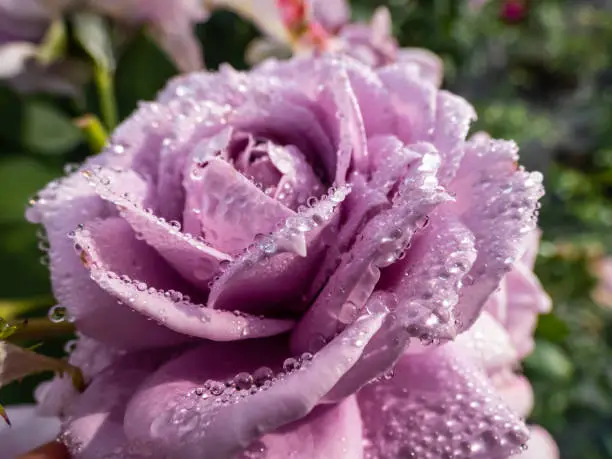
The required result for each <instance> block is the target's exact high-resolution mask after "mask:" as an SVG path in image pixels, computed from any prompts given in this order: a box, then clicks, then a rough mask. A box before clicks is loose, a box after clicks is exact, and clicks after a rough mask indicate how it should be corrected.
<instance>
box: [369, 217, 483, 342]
mask: <svg viewBox="0 0 612 459" xmlns="http://www.w3.org/2000/svg"><path fill="white" fill-rule="evenodd" d="M429 222H430V223H429V226H428V227H427V228H426V229H425V231H423V232H422V233H421V234H420V235H418V237H416V238H415V240H414V243H413V244H412V246H411V247H410V249H409V250H408V252H407V255H406V258H405V259H404V260H403V261H401V262H399V263H398V264H396V265H392V266H390V267H389V268H388V271H389V279H385V280H387V282H388V284H389V285H388V286H386V285H385V283H383V284H382V285H381V288H384V287H386V288H387V290H389V291H391V292H393V293H394V294H396V296H397V298H398V301H399V302H398V305H397V306H396V309H395V314H396V315H397V316H398V319H399V322H400V323H401V324H402V325H403V326H404V327H408V332H409V334H410V335H411V336H415V337H418V338H420V339H421V340H424V341H428V340H440V339H444V340H448V339H454V337H455V335H456V326H457V324H456V320H457V314H456V307H457V303H458V302H459V289H460V286H461V281H462V279H463V278H464V276H465V275H466V273H467V272H468V271H469V270H470V268H471V267H472V265H473V263H474V260H475V259H476V250H475V247H474V236H473V235H472V233H471V232H470V231H469V230H468V229H467V228H466V227H465V226H464V225H463V224H461V222H459V221H458V220H457V219H456V218H455V217H453V216H452V215H444V214H441V213H438V212H434V213H433V214H432V216H431V217H430V218H429ZM385 275H387V272H385Z"/></svg>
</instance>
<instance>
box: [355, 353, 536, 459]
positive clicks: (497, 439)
mask: <svg viewBox="0 0 612 459" xmlns="http://www.w3.org/2000/svg"><path fill="white" fill-rule="evenodd" d="M358 400H359V405H360V407H361V413H362V418H363V423H364V431H365V436H366V438H367V440H368V442H367V446H366V456H367V455H368V454H369V455H372V456H373V457H376V458H377V459H396V458H398V457H412V456H414V457H427V455H431V457H444V455H445V454H446V455H449V456H451V457H456V458H457V459H467V458H478V459H484V458H491V457H506V456H507V455H509V454H511V453H513V452H515V451H517V450H518V449H519V447H520V445H521V444H524V443H525V442H526V441H527V439H528V432H527V429H526V427H525V425H524V424H523V423H522V422H521V421H520V420H519V419H518V418H517V417H516V416H515V415H514V414H512V413H511V412H510V411H509V410H508V409H507V408H506V407H505V406H504V405H503V404H501V403H500V400H499V398H498V396H497V395H496V394H495V392H494V390H493V388H492V387H491V386H490V384H489V381H488V379H487V377H486V375H485V374H484V373H482V372H481V370H479V369H478V368H476V367H474V366H473V365H472V364H471V362H470V358H469V357H468V356H465V355H464V354H463V353H462V351H461V349H460V348H458V347H456V346H455V345H453V344H447V345H444V346H442V347H437V348H431V349H430V350H429V351H427V352H424V353H421V354H416V355H405V356H404V357H403V358H402V359H401V360H400V361H399V363H398V364H397V365H396V367H395V376H394V377H393V378H392V379H390V380H388V381H380V382H377V383H374V384H371V385H368V386H366V387H364V388H363V389H362V390H361V391H360V392H359V394H358ZM453 454H454V456H453Z"/></svg>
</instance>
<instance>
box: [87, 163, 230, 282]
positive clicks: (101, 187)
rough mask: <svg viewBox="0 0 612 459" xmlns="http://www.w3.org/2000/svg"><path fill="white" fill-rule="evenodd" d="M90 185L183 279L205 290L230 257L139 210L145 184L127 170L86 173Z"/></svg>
mask: <svg viewBox="0 0 612 459" xmlns="http://www.w3.org/2000/svg"><path fill="white" fill-rule="evenodd" d="M85 174H86V175H87V176H88V180H89V182H90V184H91V185H92V186H93V187H94V189H95V191H96V192H97V193H98V194H99V195H100V196H101V197H102V198H103V199H105V200H107V201H109V202H112V203H113V204H115V205H116V206H117V208H118V209H119V210H120V212H121V215H122V217H123V218H124V219H125V220H126V221H127V222H128V223H129V224H130V225H131V226H132V228H133V229H134V231H135V232H136V233H137V234H138V235H139V236H138V237H140V238H142V239H143V240H144V241H146V242H147V244H149V245H150V246H152V247H154V248H155V249H156V250H157V251H158V252H159V254H160V255H162V256H163V257H164V258H165V259H166V260H168V262H170V264H171V265H172V266H173V267H174V268H175V269H176V270H177V271H178V272H179V273H181V274H182V275H183V276H184V277H185V278H186V279H188V280H189V281H191V282H192V283H194V284H196V285H200V286H201V287H205V286H207V285H208V281H209V280H210V278H211V277H212V276H213V275H214V273H215V272H217V271H218V270H219V263H220V262H221V261H230V260H231V257H230V256H229V255H227V254H225V253H223V252H220V251H218V250H216V249H214V248H212V247H210V246H208V245H207V244H206V243H204V242H203V241H201V240H199V239H195V238H193V236H192V235H191V234H186V233H182V232H181V231H180V224H176V223H174V224H173V223H170V222H167V221H165V220H164V219H162V218H159V217H156V216H155V215H153V214H152V213H150V212H148V211H147V210H145V209H144V208H143V204H144V202H145V195H144V193H145V191H144V190H146V188H147V185H146V184H145V183H144V182H143V180H142V178H141V177H139V176H138V174H136V173H135V172H133V171H129V170H111V169H100V170H97V171H96V170H87V171H85Z"/></svg>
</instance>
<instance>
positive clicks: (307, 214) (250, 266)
mask: <svg viewBox="0 0 612 459" xmlns="http://www.w3.org/2000/svg"><path fill="white" fill-rule="evenodd" d="M348 192H349V188H338V189H333V190H330V191H329V192H328V194H327V197H326V198H324V199H321V200H320V201H318V202H317V203H316V204H314V205H313V206H312V207H309V208H307V209H305V210H303V211H301V212H298V215H297V216H296V217H295V218H291V219H289V220H287V221H286V222H285V225H284V226H282V227H281V229H279V230H278V231H275V232H274V233H272V234H271V235H269V236H265V237H263V238H261V240H259V241H257V243H256V244H254V245H253V246H252V247H250V248H249V249H247V251H246V252H245V253H244V254H243V255H242V256H240V257H238V258H237V259H236V261H235V262H234V263H232V264H230V265H229V267H228V268H227V269H226V270H225V271H224V272H223V273H222V274H221V276H220V277H219V279H218V280H217V281H216V282H215V283H214V284H213V286H212V288H211V291H210V296H209V299H208V305H209V306H210V307H214V308H221V309H238V310H245V311H257V312H268V313H269V312H273V311H274V310H278V309H279V306H280V307H281V309H280V312H283V310H284V312H285V314H286V313H287V311H291V310H296V309H297V310H299V309H301V307H302V304H303V303H304V300H303V299H302V295H304V294H305V293H306V291H307V289H308V288H309V286H310V281H311V279H312V278H313V276H314V271H315V269H317V267H318V264H319V262H320V260H321V258H322V255H323V250H324V249H325V246H326V239H327V237H328V236H329V232H330V231H331V229H332V228H333V221H334V220H336V218H337V217H336V208H337V207H338V205H339V204H340V203H341V202H342V201H343V200H344V199H345V198H346V195H347V194H348ZM302 235H305V236H306V237H305V239H306V243H307V245H305V246H304V245H302V244H301V241H303V240H304V239H303V236H302ZM306 255H307V256H306Z"/></svg>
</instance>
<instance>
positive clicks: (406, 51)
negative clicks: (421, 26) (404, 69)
mask: <svg viewBox="0 0 612 459" xmlns="http://www.w3.org/2000/svg"><path fill="white" fill-rule="evenodd" d="M397 60H398V61H399V62H401V63H403V64H409V65H412V66H415V67H416V68H417V72H418V75H419V77H420V78H421V79H423V80H426V81H428V82H429V83H431V84H433V85H434V86H436V87H440V85H441V84H442V79H443V78H444V63H443V61H442V59H441V58H440V57H439V56H438V55H436V54H434V53H432V52H431V51H429V50H427V49H424V48H402V49H400V50H399V51H398V56H397Z"/></svg>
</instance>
